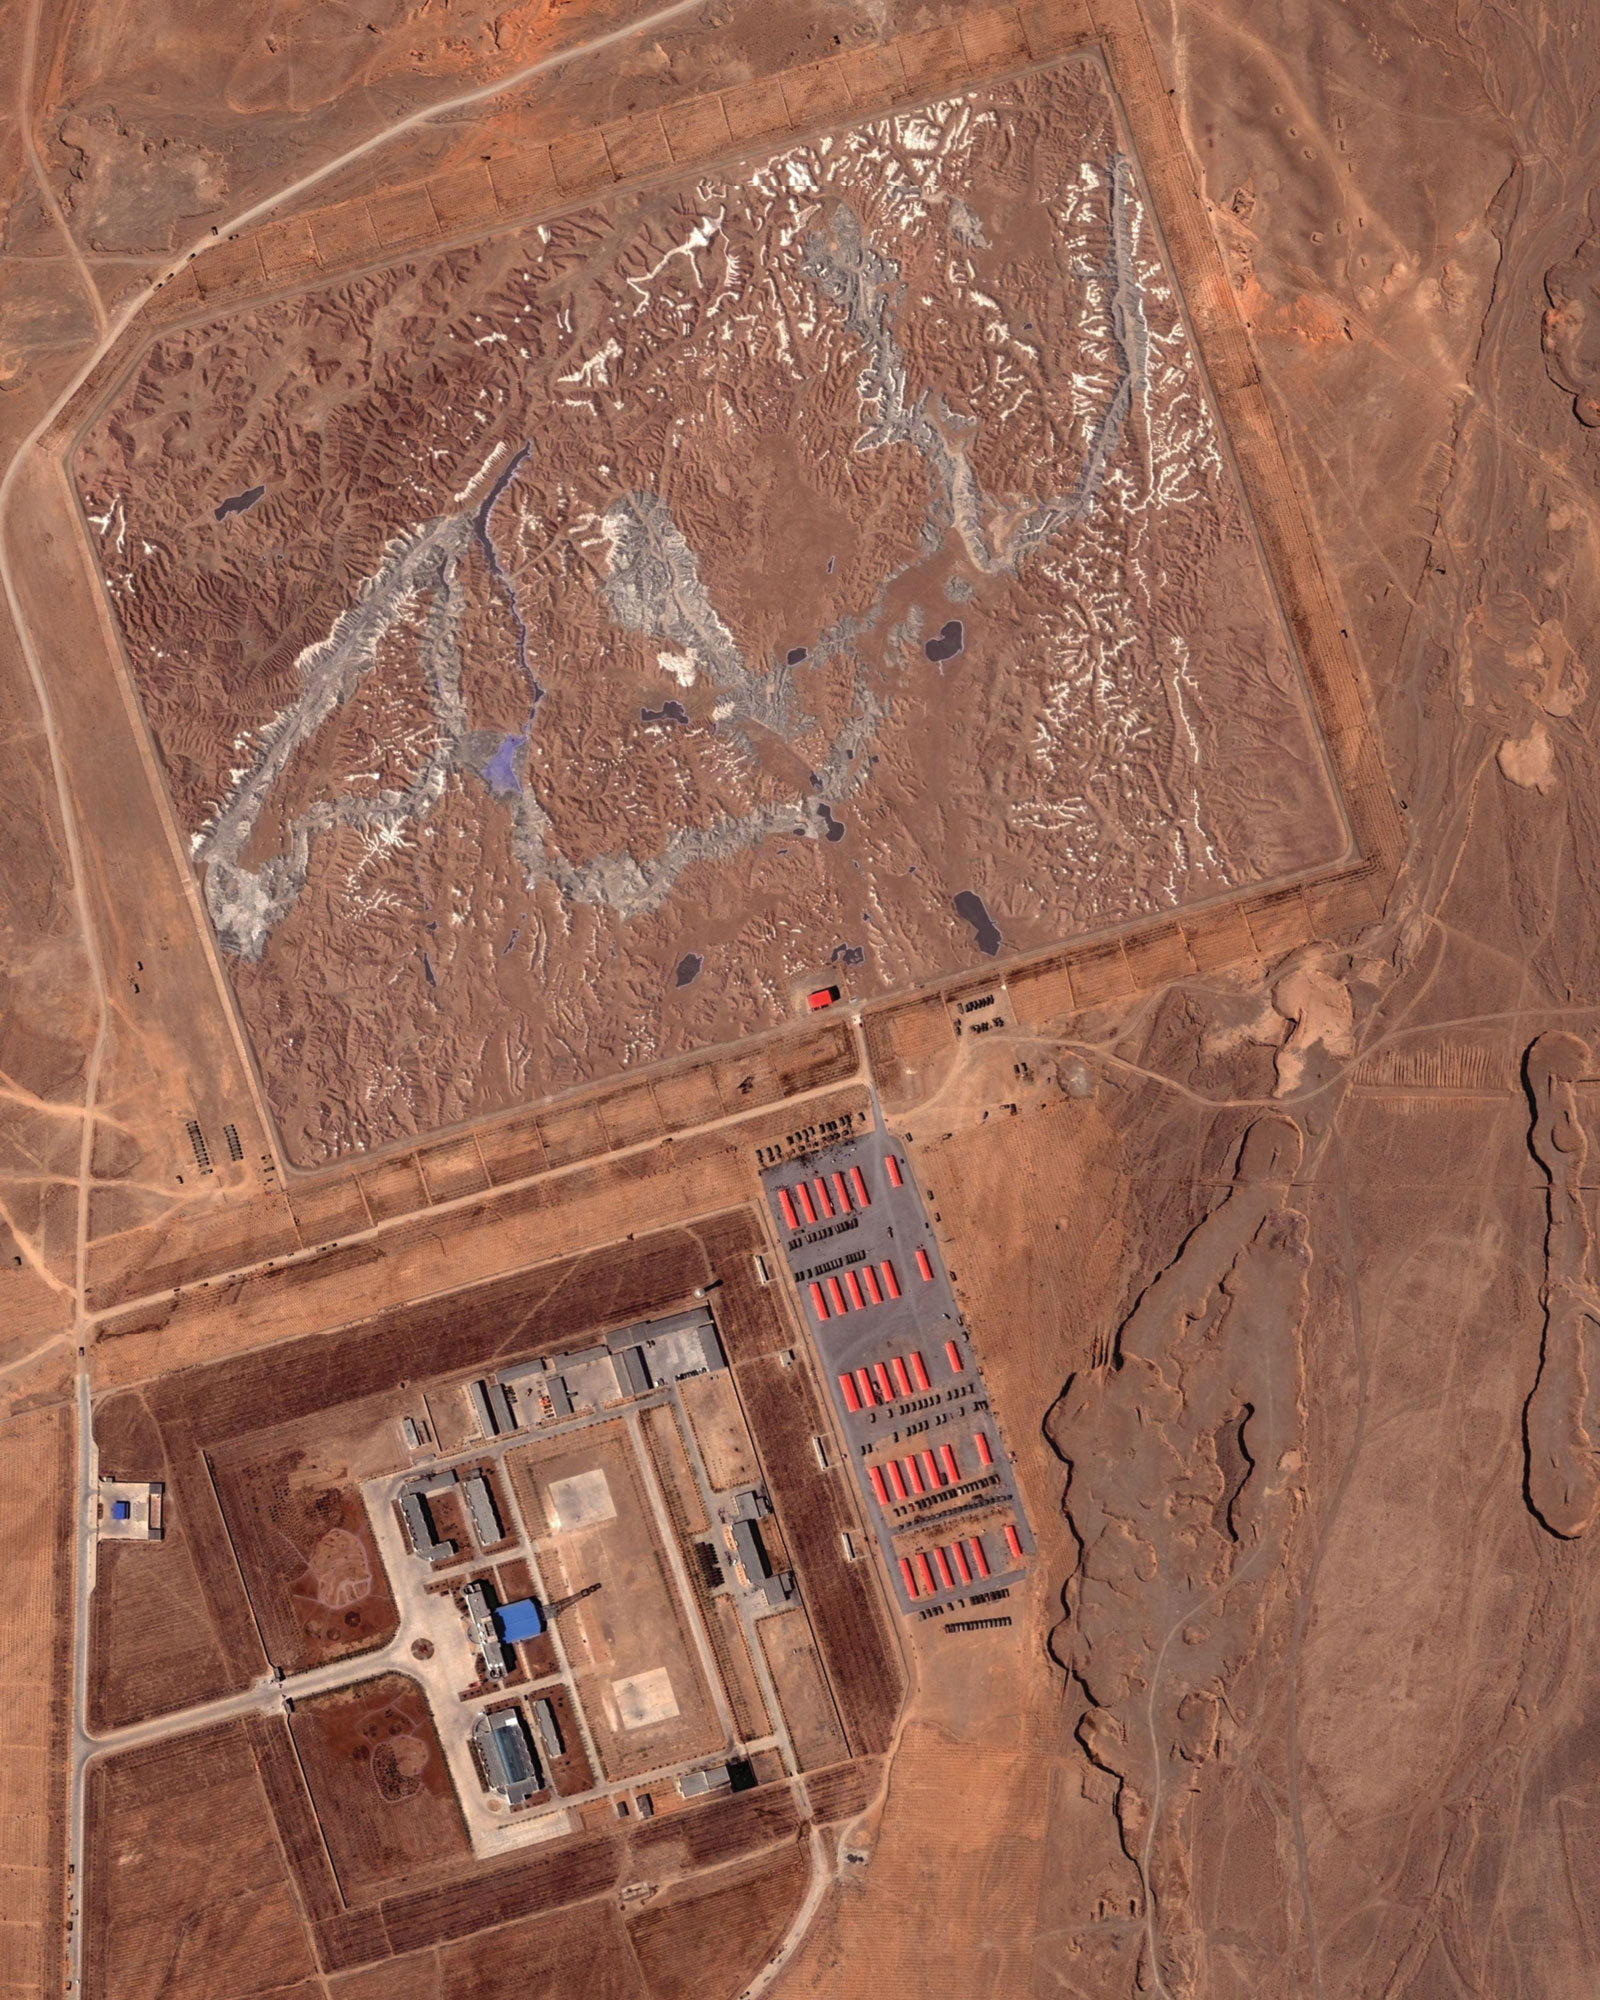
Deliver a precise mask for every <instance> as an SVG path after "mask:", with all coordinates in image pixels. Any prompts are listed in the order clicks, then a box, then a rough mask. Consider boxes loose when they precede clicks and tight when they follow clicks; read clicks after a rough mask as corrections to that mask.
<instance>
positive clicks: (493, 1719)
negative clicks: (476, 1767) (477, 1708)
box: [472, 1708, 544, 1806]
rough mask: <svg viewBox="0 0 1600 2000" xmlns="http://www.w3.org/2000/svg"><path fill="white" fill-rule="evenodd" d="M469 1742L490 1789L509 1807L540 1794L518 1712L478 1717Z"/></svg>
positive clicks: (539, 1778)
mask: <svg viewBox="0 0 1600 2000" xmlns="http://www.w3.org/2000/svg"><path fill="white" fill-rule="evenodd" d="M472 1741H473V1743H474V1744H475V1745H476V1747H477V1751H478V1755H479V1757H480V1758H481V1759H482V1760H483V1768H484V1773H485V1775H486V1776H487V1778H488V1780H489V1786H490V1789H491V1790H493V1791H496V1792H499V1793H500V1794H501V1796H502V1797H503V1798H505V1799H508V1800H509V1801H510V1803H511V1804H512V1805H514V1806H520V1805H522V1804H523V1803H524V1802H525V1801H526V1800H528V1799H530V1798H532V1797H533V1795H534V1793H535V1792H541V1791H543V1790H544V1780H543V1778H542V1776H541V1774H540V1771H539V1760H538V1758H537V1757H536V1756H535V1755H534V1752H533V1745H532V1744H531V1743H530V1742H529V1741H528V1732H527V1730H526V1728H525V1727H524V1726H523V1721H522V1711H521V1709H520V1708H503V1709H501V1710H500V1711H499V1712H498V1713H497V1714H494V1715H480V1716H479V1717H478V1719H477V1721H476V1722H475V1723H474V1724H473V1725H472Z"/></svg>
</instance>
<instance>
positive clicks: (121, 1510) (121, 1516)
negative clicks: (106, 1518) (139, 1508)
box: [111, 1500, 133, 1521]
mask: <svg viewBox="0 0 1600 2000" xmlns="http://www.w3.org/2000/svg"><path fill="white" fill-rule="evenodd" d="M132 1513H133V1504H132V1502H131V1501H128V1500H113V1501H112V1503H111V1518H112V1520H113V1521H126V1520H128V1519H129V1518H130V1517H131V1516H132Z"/></svg>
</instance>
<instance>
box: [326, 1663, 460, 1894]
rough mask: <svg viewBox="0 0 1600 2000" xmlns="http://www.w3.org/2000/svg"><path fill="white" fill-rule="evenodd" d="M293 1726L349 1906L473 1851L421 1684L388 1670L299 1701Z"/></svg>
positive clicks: (446, 1864) (341, 1891)
mask: <svg viewBox="0 0 1600 2000" xmlns="http://www.w3.org/2000/svg"><path fill="white" fill-rule="evenodd" d="M290 1728H291V1730H292V1731H293V1734H294V1743H295V1749H296V1750H297V1751H298V1752H299V1755H300V1762H301V1767H302V1769H303V1770H304V1772H305V1776H306V1783H307V1784H308V1785H309V1786H310V1788H311V1797H312V1800H313V1801H314V1803H315V1806H316V1811H317V1819H318V1821H319V1823H320V1824H321V1827H322V1832H323V1837H324V1839H325V1840H326V1841H327V1843H328V1853H329V1856H330V1858H331V1859H332V1862H333V1866H334V1871H335V1873H336V1875H337V1877H338V1881H339V1889H340V1893H341V1894H342V1896H343V1897H344V1900H345V1901H346V1903H360V1902H363V1901H368V1900H370V1899H371V1897H372V1895H373V1892H374V1891H376V1890H380V1889H386V1888H387V1887H388V1886H389V1884H391V1883H393V1882H400V1881H403V1880H404V1879H405V1878H406V1877H407V1876H408V1875H418V1874H430V1875H431V1874H434V1873H435V1872H437V1871H438V1870H439V1869H441V1868H449V1867H450V1865H451V1864H452V1863H453V1862H457V1861H461V1860H463V1859H465V1857H466V1856H467V1855H468V1854H469V1853H470V1852H471V1848H470V1845H469V1843H468V1840H467V1829H466V1825H465V1823H464V1822H463V1820H462V1817H461V1807H460V1804H459V1802H458V1801H457V1799H456V1793H455V1786H454V1784H453V1782H452V1780H451V1777H450V1773H449V1770H448V1769H447V1767H446V1765H445V1761H444V1752H443V1750H442V1749H441V1748H440V1746H439V1736H438V1731H437V1730H436V1729H435V1728H434V1724H433V1717H432V1716H431V1715H430V1714H429V1712H428V1704H427V1701H426V1699H425V1697H424V1695H423V1692H422V1689H421V1688H420V1687H419V1686H418V1685H417V1683H416V1682H415V1681H413V1680H411V1679H409V1678H408V1677H407V1676H406V1675H404V1674H385V1675H383V1676H382V1677H381V1678H380V1679H378V1680H374V1681H359V1682H357V1683H356V1685H355V1686H354V1687H350V1688H341V1689H340V1690H339V1691H338V1692H337V1693H336V1694H325V1695H316V1696H314V1697H313V1698H312V1699H311V1700H310V1701H303V1702H297V1703H296V1704H295V1711H294V1715H293V1717H292V1718H291V1722H290Z"/></svg>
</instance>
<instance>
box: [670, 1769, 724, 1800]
mask: <svg viewBox="0 0 1600 2000" xmlns="http://www.w3.org/2000/svg"><path fill="white" fill-rule="evenodd" d="M732 1784H733V1774H732V1773H731V1772H730V1771H729V1769H728V1767H727V1765H726V1764H713V1765H712V1767H711V1769H710V1770H709V1771H685V1772H684V1774H683V1776H682V1777H681V1778H680V1779H679V1780H678V1790H679V1792H680V1794H681V1795H682V1796H683V1797H684V1798H686V1799H698V1798H704V1797H705V1796H706V1794H707V1793H708V1792H726V1791H728V1790H729V1789H730V1788H731V1787H732Z"/></svg>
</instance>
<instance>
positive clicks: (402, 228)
mask: <svg viewBox="0 0 1600 2000" xmlns="http://www.w3.org/2000/svg"><path fill="white" fill-rule="evenodd" d="M367 213H368V215H369V216H371V218H372V226H373V228H374V229H375V230H376V231H377V236H378V241H379V242H380V243H381V244H382V245H383V247H384V249H385V250H392V249H393V248H394V247H395V246H396V245H397V244H400V243H431V242H432V241H433V240H434V238H435V237H436V236H437V235H438V234H439V222H438V218H437V217H436V216H435V214H434V212H433V203H432V202H431V201H429V199H428V190H427V189H426V188H425V187H406V188H391V189H390V190H389V191H388V192H387V193H386V194H375V195H371V196H369V197H368V199H367Z"/></svg>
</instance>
